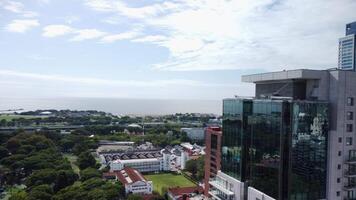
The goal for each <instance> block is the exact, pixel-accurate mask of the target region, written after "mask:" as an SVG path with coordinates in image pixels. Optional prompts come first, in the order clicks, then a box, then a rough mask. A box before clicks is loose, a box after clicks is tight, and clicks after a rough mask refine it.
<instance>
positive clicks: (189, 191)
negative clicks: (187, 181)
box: [168, 186, 204, 196]
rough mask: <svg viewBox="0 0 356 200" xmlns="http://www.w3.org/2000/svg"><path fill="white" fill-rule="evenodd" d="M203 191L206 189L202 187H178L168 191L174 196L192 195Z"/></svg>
mask: <svg viewBox="0 0 356 200" xmlns="http://www.w3.org/2000/svg"><path fill="white" fill-rule="evenodd" d="M203 191H204V189H203V188H202V187H200V186H197V187H176V188H169V189H168V192H169V193H171V194H172V195H173V196H180V195H184V194H192V193H195V192H198V193H202V192H203Z"/></svg>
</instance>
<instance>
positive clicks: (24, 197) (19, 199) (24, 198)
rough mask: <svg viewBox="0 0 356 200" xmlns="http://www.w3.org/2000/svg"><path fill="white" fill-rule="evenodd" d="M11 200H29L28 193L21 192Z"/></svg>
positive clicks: (13, 195)
mask: <svg viewBox="0 0 356 200" xmlns="http://www.w3.org/2000/svg"><path fill="white" fill-rule="evenodd" d="M9 200H27V193H26V192H25V191H19V192H16V193H14V194H12V195H11V197H10V198H9Z"/></svg>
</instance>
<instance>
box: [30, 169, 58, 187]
mask: <svg viewBox="0 0 356 200" xmlns="http://www.w3.org/2000/svg"><path fill="white" fill-rule="evenodd" d="M56 177H57V172H56V171H55V170H54V169H43V170H39V171H36V172H34V173H33V174H31V175H30V176H29V177H28V178H27V179H26V186H27V187H29V188H30V187H34V186H38V185H43V184H51V183H53V181H54V180H56Z"/></svg>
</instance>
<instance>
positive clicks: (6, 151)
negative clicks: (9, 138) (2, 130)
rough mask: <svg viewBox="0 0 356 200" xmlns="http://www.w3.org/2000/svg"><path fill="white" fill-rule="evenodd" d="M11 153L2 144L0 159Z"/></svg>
mask: <svg viewBox="0 0 356 200" xmlns="http://www.w3.org/2000/svg"><path fill="white" fill-rule="evenodd" d="M9 155H10V152H9V150H8V149H7V148H5V147H3V146H0V159H3V158H5V157H7V156H9Z"/></svg>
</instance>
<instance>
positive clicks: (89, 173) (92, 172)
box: [80, 167, 101, 181]
mask: <svg viewBox="0 0 356 200" xmlns="http://www.w3.org/2000/svg"><path fill="white" fill-rule="evenodd" d="M100 177H101V174H100V172H99V171H98V170H97V169H94V168H90V167H89V168H86V169H84V170H82V171H80V181H86V180H88V179H91V178H100Z"/></svg>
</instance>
